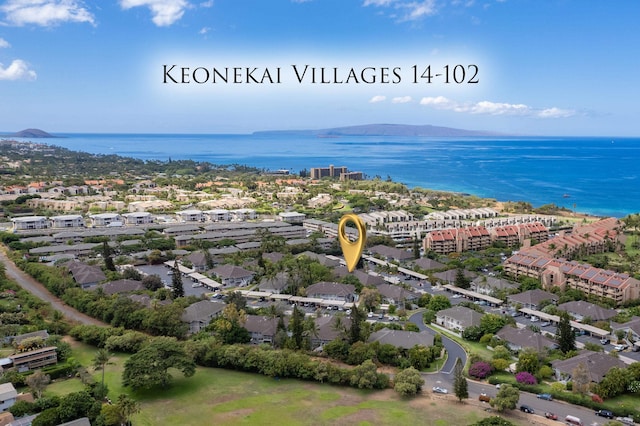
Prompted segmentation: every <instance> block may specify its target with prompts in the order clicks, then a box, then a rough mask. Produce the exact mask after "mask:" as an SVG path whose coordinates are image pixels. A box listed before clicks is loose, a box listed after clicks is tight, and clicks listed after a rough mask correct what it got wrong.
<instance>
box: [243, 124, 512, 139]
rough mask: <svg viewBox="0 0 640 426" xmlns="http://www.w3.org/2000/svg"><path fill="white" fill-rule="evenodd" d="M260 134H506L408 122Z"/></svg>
mask: <svg viewBox="0 0 640 426" xmlns="http://www.w3.org/2000/svg"><path fill="white" fill-rule="evenodd" d="M254 134H255V135H261V134H287V135H307V136H308V135H311V136H313V135H315V136H318V137H338V136H434V137H465V136H466V137H474V136H507V135H506V134H503V133H497V132H487V131H483V130H464V129H454V128H452V127H440V126H431V125H428V124H427V125H419V126H418V125H410V124H364V125H361V126H347V127H334V128H331V129H318V130H265V131H259V132H254Z"/></svg>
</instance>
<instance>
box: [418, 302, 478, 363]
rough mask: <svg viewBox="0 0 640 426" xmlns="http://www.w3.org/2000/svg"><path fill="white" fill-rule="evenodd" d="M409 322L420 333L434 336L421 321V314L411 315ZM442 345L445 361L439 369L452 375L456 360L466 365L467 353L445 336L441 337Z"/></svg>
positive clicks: (433, 332)
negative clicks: (445, 351)
mask: <svg viewBox="0 0 640 426" xmlns="http://www.w3.org/2000/svg"><path fill="white" fill-rule="evenodd" d="M409 321H411V322H412V323H414V324H415V325H417V326H418V328H419V329H420V331H423V332H427V333H431V334H432V335H435V334H436V332H435V331H433V330H432V329H430V328H429V327H427V326H426V325H424V321H423V320H422V312H418V313H416V314H413V315H411V317H409ZM442 344H443V345H444V348H445V349H446V350H447V361H446V362H445V363H444V365H443V366H442V368H441V369H440V371H441V372H442V373H444V374H451V373H453V367H455V365H456V359H458V358H460V361H462V365H465V364H466V363H467V353H466V352H465V351H464V349H463V348H462V346H460V345H459V344H458V343H456V342H454V341H453V340H451V339H449V338H448V337H446V336H442Z"/></svg>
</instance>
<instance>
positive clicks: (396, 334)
mask: <svg viewBox="0 0 640 426" xmlns="http://www.w3.org/2000/svg"><path fill="white" fill-rule="evenodd" d="M372 342H380V343H381V344H385V343H388V344H390V345H393V346H395V347H397V348H402V349H411V348H412V347H414V346H415V345H420V346H425V347H430V346H433V335H432V334H430V333H425V332H420V333H418V332H416V331H403V330H389V329H388V328H383V329H382V330H378V331H376V332H374V333H371V336H369V343H372Z"/></svg>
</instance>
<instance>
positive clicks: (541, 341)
mask: <svg viewBox="0 0 640 426" xmlns="http://www.w3.org/2000/svg"><path fill="white" fill-rule="evenodd" d="M496 337H498V338H500V339H501V340H504V341H505V342H507V343H510V344H511V345H513V346H518V347H520V348H533V349H535V350H536V351H538V352H544V351H545V350H546V349H547V348H552V347H554V346H556V342H554V341H553V340H551V339H549V338H548V337H545V336H543V335H542V334H540V333H534V332H533V331H531V330H530V329H528V328H515V327H511V326H510V325H505V326H504V327H502V329H500V331H498V332H497V333H496Z"/></svg>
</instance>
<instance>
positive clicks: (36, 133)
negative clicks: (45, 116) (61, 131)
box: [5, 129, 58, 139]
mask: <svg viewBox="0 0 640 426" xmlns="http://www.w3.org/2000/svg"><path fill="white" fill-rule="evenodd" d="M5 136H7V137H10V138H34V139H35V138H57V137H58V136H54V135H52V134H50V133H47V132H45V131H44V130H40V129H24V130H20V131H19V132H16V133H10V134H8V135H5Z"/></svg>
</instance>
